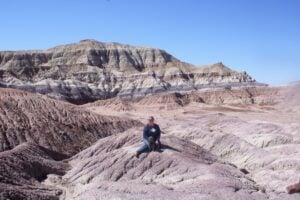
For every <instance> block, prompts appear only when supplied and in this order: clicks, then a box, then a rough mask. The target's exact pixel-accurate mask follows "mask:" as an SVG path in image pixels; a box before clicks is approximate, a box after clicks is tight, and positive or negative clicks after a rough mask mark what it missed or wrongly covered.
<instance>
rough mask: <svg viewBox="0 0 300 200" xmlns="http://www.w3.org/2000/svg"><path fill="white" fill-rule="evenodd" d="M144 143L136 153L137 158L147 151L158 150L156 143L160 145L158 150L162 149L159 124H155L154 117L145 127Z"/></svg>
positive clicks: (149, 119)
mask: <svg viewBox="0 0 300 200" xmlns="http://www.w3.org/2000/svg"><path fill="white" fill-rule="evenodd" d="M143 141H144V145H143V146H142V147H141V148H139V149H138V150H137V152H136V157H137V158H138V157H139V155H140V154H141V153H143V152H144V151H146V150H150V151H154V150H155V149H156V141H157V143H158V145H157V148H158V149H160V147H161V143H160V128H159V126H158V125H157V124H155V123H154V117H152V116H150V117H149V118H148V123H147V124H146V126H145V127H144V131H143Z"/></svg>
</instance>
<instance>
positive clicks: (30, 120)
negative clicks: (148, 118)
mask: <svg viewBox="0 0 300 200" xmlns="http://www.w3.org/2000/svg"><path fill="white" fill-rule="evenodd" d="M140 124H141V123H140V122H138V121H135V120H130V119H128V118H126V117H124V118H119V117H109V116H100V115H98V114H95V113H91V112H89V111H86V110H85V109H82V108H78V107H76V106H74V105H72V104H69V103H65V102H61V101H57V100H53V99H50V98H48V97H46V96H43V95H38V94H32V93H28V92H24V91H19V90H13V89H0V152H1V151H5V150H8V149H12V148H14V147H15V146H17V145H19V144H21V143H23V142H32V143H36V144H39V145H42V146H43V147H45V148H48V149H51V150H54V151H57V152H60V153H63V154H67V155H73V154H74V153H76V152H79V151H80V150H82V149H84V148H86V147H88V146H90V145H91V144H93V143H94V142H96V141H97V140H98V139H100V138H103V137H106V136H108V135H111V134H114V133H119V132H122V131H124V130H126V129H128V128H131V127H133V126H136V125H140Z"/></svg>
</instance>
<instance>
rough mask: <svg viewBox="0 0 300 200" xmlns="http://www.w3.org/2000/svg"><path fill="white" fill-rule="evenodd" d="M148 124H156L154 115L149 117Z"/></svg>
mask: <svg viewBox="0 0 300 200" xmlns="http://www.w3.org/2000/svg"><path fill="white" fill-rule="evenodd" d="M148 124H149V125H153V124H154V117H153V116H150V117H148Z"/></svg>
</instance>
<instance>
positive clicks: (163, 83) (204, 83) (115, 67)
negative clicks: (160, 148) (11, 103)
mask: <svg viewBox="0 0 300 200" xmlns="http://www.w3.org/2000/svg"><path fill="white" fill-rule="evenodd" d="M248 85H259V84H258V83H256V82H255V81H254V80H253V79H252V78H251V77H250V76H249V75H248V74H247V73H246V72H242V73H238V72H236V71H233V70H231V69H229V68H228V67H226V66H224V65H223V64H222V63H217V64H214V65H211V66H203V67H195V66H193V65H191V64H187V63H184V62H182V61H180V60H178V59H176V58H174V57H173V56H171V55H170V54H168V53H167V52H165V51H163V50H160V49H154V48H147V47H134V46H129V45H123V44H119V43H102V42H97V41H95V40H83V41H80V42H79V43H74V44H68V45H62V46H57V47H54V48H51V49H47V50H40V51H2V52H0V86H1V87H12V88H19V89H23V90H28V91H33V92H38V93H41V94H47V95H49V96H53V97H55V98H58V99H64V100H68V101H71V102H74V103H85V102H89V101H94V100H98V99H107V98H111V97H115V96H121V97H123V98H135V97H141V96H145V95H147V94H156V93H160V92H168V91H177V92H184V91H196V90H199V89H205V88H216V87H241V86H248Z"/></svg>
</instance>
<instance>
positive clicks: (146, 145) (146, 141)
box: [137, 139, 150, 153]
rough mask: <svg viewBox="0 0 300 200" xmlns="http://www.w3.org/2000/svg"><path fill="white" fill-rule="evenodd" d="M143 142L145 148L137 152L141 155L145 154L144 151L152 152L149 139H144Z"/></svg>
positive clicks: (142, 147)
mask: <svg viewBox="0 0 300 200" xmlns="http://www.w3.org/2000/svg"><path fill="white" fill-rule="evenodd" d="M143 141H144V144H143V146H141V147H140V148H139V149H138V150H137V152H139V153H141V152H144V151H146V150H150V144H149V142H148V140H147V139H144V140H143Z"/></svg>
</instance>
